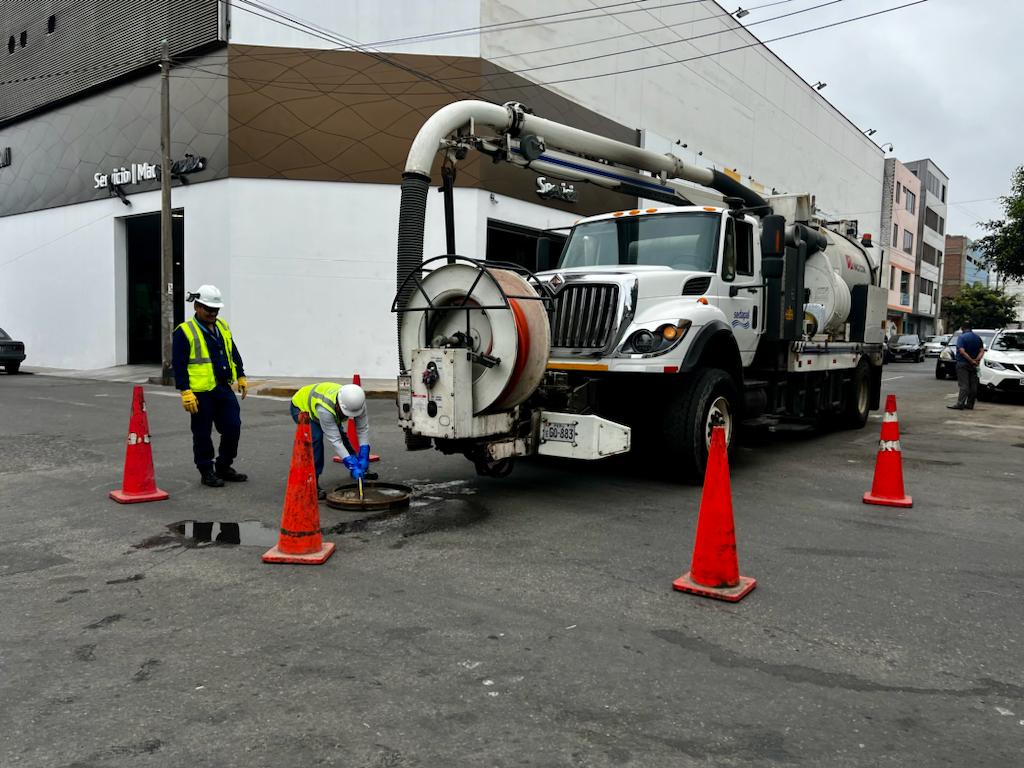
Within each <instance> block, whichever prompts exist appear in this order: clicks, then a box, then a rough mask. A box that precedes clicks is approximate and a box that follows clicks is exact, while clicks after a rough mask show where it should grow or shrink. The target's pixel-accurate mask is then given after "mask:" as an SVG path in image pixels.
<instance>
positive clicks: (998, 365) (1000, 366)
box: [982, 357, 1006, 371]
mask: <svg viewBox="0 0 1024 768" xmlns="http://www.w3.org/2000/svg"><path fill="white" fill-rule="evenodd" d="M982 362H983V363H985V367H986V368H992V369H994V370H997V371H1005V370H1006V366H1005V365H1003V364H1002V363H997V362H996V361H995V360H989V359H988V358H987V357H986V358H984V359H983V360H982Z"/></svg>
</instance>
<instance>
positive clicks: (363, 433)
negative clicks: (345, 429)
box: [314, 405, 370, 459]
mask: <svg viewBox="0 0 1024 768" xmlns="http://www.w3.org/2000/svg"><path fill="white" fill-rule="evenodd" d="M314 410H315V411H316V419H317V421H319V422H320V429H322V430H323V433H324V437H326V438H327V441H328V442H329V443H330V444H331V447H333V448H334V452H335V453H336V454H338V456H339V457H340V458H341V459H344V458H345V457H346V456H349V455H350V454H349V451H348V448H347V447H346V446H345V442H344V441H343V440H342V439H341V425H339V424H338V422H337V421H336V420H335V418H334V416H332V415H331V412H330V411H328V410H327V409H326V408H324V407H323V406H322V405H317V406H315V407H314ZM355 422H356V437H357V438H359V445H367V444H368V443H369V442H370V420H369V418H368V417H367V415H366V411H365V410H364V411H363V415H362V416H356V418H355ZM352 447H353V449H356V450H358V446H355V445H354V446H352Z"/></svg>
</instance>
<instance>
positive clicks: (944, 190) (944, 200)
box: [942, 184, 946, 202]
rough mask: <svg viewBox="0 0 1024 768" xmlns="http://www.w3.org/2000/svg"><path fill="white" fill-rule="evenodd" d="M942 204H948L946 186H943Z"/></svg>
mask: <svg viewBox="0 0 1024 768" xmlns="http://www.w3.org/2000/svg"><path fill="white" fill-rule="evenodd" d="M942 202H946V185H945V184H943V185H942Z"/></svg>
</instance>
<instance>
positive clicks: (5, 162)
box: [0, 147, 11, 168]
mask: <svg viewBox="0 0 1024 768" xmlns="http://www.w3.org/2000/svg"><path fill="white" fill-rule="evenodd" d="M10 164H11V148H10V147H4V149H3V151H2V152H0V168H6V167H7V166H9V165H10Z"/></svg>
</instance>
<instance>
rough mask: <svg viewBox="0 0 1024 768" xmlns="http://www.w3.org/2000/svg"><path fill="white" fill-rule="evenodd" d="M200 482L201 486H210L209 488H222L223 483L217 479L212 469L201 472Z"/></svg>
mask: <svg viewBox="0 0 1024 768" xmlns="http://www.w3.org/2000/svg"><path fill="white" fill-rule="evenodd" d="M200 482H201V483H202V484H203V485H208V486H210V487H211V488H223V487H224V481H223V480H221V479H220V478H219V477H217V475H216V474H215V473H214V471H213V470H212V469H208V470H207V471H205V472H203V477H202V480H200Z"/></svg>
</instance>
